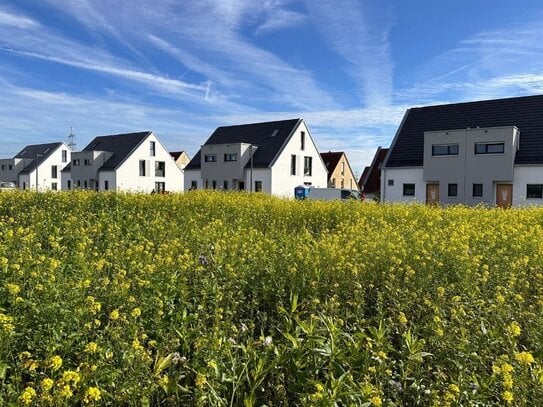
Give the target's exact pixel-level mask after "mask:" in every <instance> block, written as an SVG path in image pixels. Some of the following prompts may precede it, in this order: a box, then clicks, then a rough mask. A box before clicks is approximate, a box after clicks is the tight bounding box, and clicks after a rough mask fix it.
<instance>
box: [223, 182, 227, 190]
mask: <svg viewBox="0 0 543 407" xmlns="http://www.w3.org/2000/svg"><path fill="white" fill-rule="evenodd" d="M222 187H223V189H228V181H223V182H222Z"/></svg>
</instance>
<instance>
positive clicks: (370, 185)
mask: <svg viewBox="0 0 543 407" xmlns="http://www.w3.org/2000/svg"><path fill="white" fill-rule="evenodd" d="M387 153H388V148H381V147H378V148H377V151H376V152H375V156H374V157H373V160H372V162H371V165H370V166H369V167H366V168H368V171H366V170H365V169H364V174H365V176H364V174H362V177H360V188H362V190H363V191H364V192H365V193H367V194H373V193H375V192H379V191H380V190H381V166H382V164H383V161H385V158H386V156H387Z"/></svg>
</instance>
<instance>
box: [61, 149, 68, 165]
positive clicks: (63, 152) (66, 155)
mask: <svg viewBox="0 0 543 407" xmlns="http://www.w3.org/2000/svg"><path fill="white" fill-rule="evenodd" d="M67 161H68V151H66V150H62V162H63V163H65V162H67Z"/></svg>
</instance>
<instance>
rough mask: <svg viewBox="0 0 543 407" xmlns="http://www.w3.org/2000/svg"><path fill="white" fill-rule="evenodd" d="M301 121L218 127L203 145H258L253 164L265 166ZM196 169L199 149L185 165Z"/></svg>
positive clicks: (198, 166)
mask: <svg viewBox="0 0 543 407" xmlns="http://www.w3.org/2000/svg"><path fill="white" fill-rule="evenodd" d="M301 121H302V119H291V120H280V121H274V122H264V123H251V124H242V125H237V126H224V127H218V128H217V129H216V130H215V131H214V132H213V134H212V135H211V136H210V137H209V138H208V139H207V141H206V142H205V145H210V144H228V143H246V144H252V145H254V146H257V147H258V148H257V149H256V150H255V153H254V156H253V166H254V167H255V168H267V167H269V166H270V165H271V164H272V163H273V161H274V159H275V157H276V156H277V154H279V152H280V151H281V150H282V148H283V145H284V144H285V143H286V142H287V140H288V139H289V138H290V135H291V134H292V133H293V131H294V130H295V129H296V128H297V127H298V125H299V124H300V123H301ZM247 165H248V166H249V165H250V164H249V163H248V164H247ZM197 169H200V150H198V152H197V153H196V154H195V155H194V157H193V158H192V160H190V162H189V163H188V164H187V166H186V167H185V170H197Z"/></svg>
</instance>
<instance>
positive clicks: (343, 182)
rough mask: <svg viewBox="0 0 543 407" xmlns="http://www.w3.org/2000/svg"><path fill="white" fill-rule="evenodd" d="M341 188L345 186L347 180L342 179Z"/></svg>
mask: <svg viewBox="0 0 543 407" xmlns="http://www.w3.org/2000/svg"><path fill="white" fill-rule="evenodd" d="M341 188H345V180H343V179H342V180H341Z"/></svg>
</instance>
